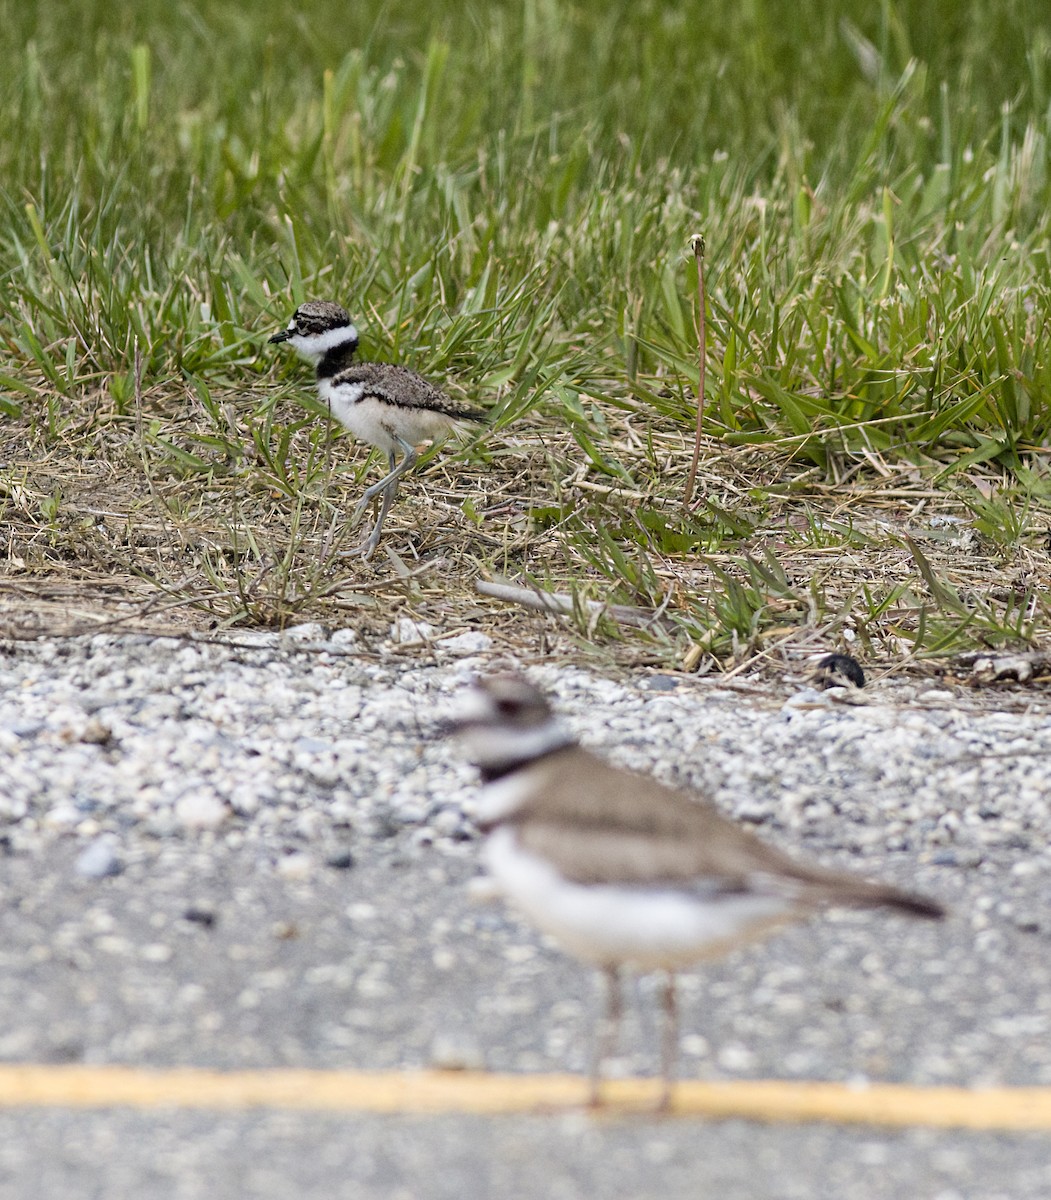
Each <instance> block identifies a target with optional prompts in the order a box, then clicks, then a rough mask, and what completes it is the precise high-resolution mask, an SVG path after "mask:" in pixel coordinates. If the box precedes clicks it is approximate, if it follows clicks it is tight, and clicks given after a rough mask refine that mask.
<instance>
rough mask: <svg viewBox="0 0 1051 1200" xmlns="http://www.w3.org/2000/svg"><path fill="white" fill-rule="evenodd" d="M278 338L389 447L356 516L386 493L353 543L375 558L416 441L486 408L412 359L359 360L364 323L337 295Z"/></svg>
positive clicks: (343, 417)
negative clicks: (383, 468) (357, 323)
mask: <svg viewBox="0 0 1051 1200" xmlns="http://www.w3.org/2000/svg"><path fill="white" fill-rule="evenodd" d="M270 342H271V343H276V342H288V344H289V345H290V346H291V347H292V349H293V350H295V351H296V352H297V353H298V354H299V355H301V356H302V357H303V358H305V359H307V360H308V361H309V362H312V363H315V364H316V367H317V390H318V395H319V396H320V398H321V400H322V401H323V403H325V404H326V405H328V409H329V412H331V413H332V415H333V416H334V417H335V418H336V420H337V421H339V423H340V424H341V425H343V426H344V427H345V428H346V429H349V430H350V432H351V433H352V434H354V436H355V437H357V438H360V439H361V440H362V441H363V442H368V443H369V445H370V446H375V447H376V448H377V449H379V450H384V451H386V454H387V462H388V466H389V469H388V472H387V474H386V475H384V477H383V478H382V479H381V480H379V482H378V483H374V484H372V486H371V487H368V488H366V489H365V494H364V495H363V496H362V498H361V501H360V502H359V504H358V506H357V508H356V509H355V510H354V515H353V517H352V518H351V524H357V522H358V521H360V520H361V518H362V516H363V515H364V513H365V510H366V508H368V506H369V504H370V503H371V502H372V501H373V500H374V499H375V498H376V497H377V496H382V500H381V501H380V511H379V516H378V517H377V519H376V524H375V525H374V526H373V528H372V532H371V533H370V534H369V536H368V537H367V538H366V539H365V541H364V542H362V543H361V545H360V546H357V547H355V549H354V550H353V551H351V553H360V554H362V555H363V556H364V557H365V558H366V559H368V558H370V557H371V556H372V554H373V552H374V551H375V549H376V547H377V546H378V545H379V540H380V531H381V530H382V528H383V522H384V520H385V519H386V516H387V513H388V511H389V510H390V506H391V504H392V503H393V501H394V497H395V496H396V495H397V493H398V481H399V480H400V479H401V477H402V476H403V475H404V474H405V473H406V471H410V470H411V469H412V468H413V466H414V465H415V464H416V460H417V458H418V457H419V452H418V451H417V449H416V447H417V446H418V445H419V444H420V443H421V442H427V441H435V440H438V439H441V438H444V437H446V436H448V434H450V433H452V432H453V431H454V430H456V429H457V428H458V427H459V426H460V425H461V424H462V423H463V422H466V421H476V422H484V421H485V420H486V419H487V418H486V414H485V413H483V412H480V411H479V410H478V409H476V408H469V407H468V406H466V405H463V404H457V403H455V402H454V401H453V400H451V399H450V398H449V397H448V396H447V395H446V394H445V393H444V392H443V391H442V390H441V389H440V388H437V387H435V386H434V384H433V383H430V382H428V381H427V380H426V379H424V378H423V376H422V375H417V374H416V372H415V371H410V370H409V369H408V368H407V367H400V366H397V365H396V364H394V363H377V362H355V361H354V355H355V354H356V353H357V349H358V331H357V329H356V328H355V327H354V324H353V322H352V321H351V319H350V316H349V314H348V313H347V310H346V309H345V308H341V307H340V305H338V304H333V303H332V301H330V300H310V301H308V302H307V303H306V304H301V305H300V306H299V307H298V308H297V309H296V311H295V312H294V313H293V314H292V319H291V321H289V323H288V328H287V329H282V330H281V331H280V332H279V333H275V334H274V335H273V337H271V338H270ZM399 455H400V456H401V457H400V461H399Z"/></svg>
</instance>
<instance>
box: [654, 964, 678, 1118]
mask: <svg viewBox="0 0 1051 1200" xmlns="http://www.w3.org/2000/svg"><path fill="white" fill-rule="evenodd" d="M662 996H663V1001H664V1022H663V1025H662V1028H661V1094H660V1099H659V1100H658V1102H657V1111H658V1112H667V1111H668V1109H669V1108H670V1107H671V1092H672V1085H673V1083H674V1079H673V1076H674V1074H675V1063H676V1060H677V1059H678V1057H679V1009H678V1004H677V1002H676V996H675V973H674V972H673V971H668V972H667V974H666V977H665V980H664V988H663V992H662Z"/></svg>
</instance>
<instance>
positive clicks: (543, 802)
mask: <svg viewBox="0 0 1051 1200" xmlns="http://www.w3.org/2000/svg"><path fill="white" fill-rule="evenodd" d="M451 730H452V731H453V732H455V733H457V734H458V735H459V736H460V737H461V738H462V740H463V742H464V743H465V748H466V750H467V752H468V753H469V755H470V757H471V759H472V761H473V762H475V763H476V764H477V765H478V767H479V768H480V770H481V775H482V781H483V783H484V785H485V786H484V788H483V791H482V796H481V800H480V803H479V810H478V819H479V824H480V826H481V828H482V830H483V831H484V832H485V833H487V834H488V838H487V841H486V846H485V859H486V862H487V865H488V868H489V871H490V873H491V875H492V876H493V878H494V880H495V882H496V884H497V886H498V888H499V889H500V890H501V891H502V892H503V893H504V895H505V896H506V897H507V898H508V899H510V900H511V901H512V902H513V903H515V904H516V905H517V906H518V907H519V908H520V909H521V910H522V911H523V912H524V914H525V915H526V916H527V917H529V918H531V919H532V921H533V922H535V924H536V925H538V926H539V927H540V928H541V929H542V930H544V931H546V932H547V933H549V934H551V935H552V936H553V937H554V938H555V939H556V941H558V942H559V943H560V944H561V946H562V947H563V948H564V949H566V950H568V951H569V952H570V953H571V954H575V955H576V956H577V957H578V958H581V959H583V960H584V961H585V962H589V963H593V964H594V965H595V966H597V967H599V968H600V969H601V970H602V971H603V972H604V974H605V977H606V983H607V988H606V994H607V1004H606V1013H605V1019H604V1022H603V1024H602V1026H601V1027H600V1030H599V1031H597V1034H596V1038H595V1052H594V1057H593V1059H592V1069H591V1092H590V1096H591V1102H592V1103H593V1104H597V1103H598V1101H599V1087H600V1082H601V1071H602V1064H603V1061H604V1059H605V1058H606V1057H607V1055H608V1054H609V1052H610V1050H611V1048H612V1045H613V1042H614V1039H615V1037H616V1032H617V1026H618V1024H619V1019H620V1012H621V999H620V978H619V976H620V971H621V969H622V968H623V967H632V968H635V969H636V970H639V971H644V972H645V971H656V970H663V971H664V972H666V982H665V986H664V1013H665V1019H664V1036H663V1040H662V1053H661V1083H662V1087H661V1107H666V1106H667V1104H668V1102H669V1099H670V1095H671V1081H672V1073H673V1069H674V1065H675V1060H676V1056H677V1053H678V1028H677V1018H676V1001H675V971H676V970H678V969H680V968H682V967H685V966H688V965H690V964H693V963H696V962H699V961H701V960H702V959H706V958H710V957H714V956H715V955H718V954H721V953H723V952H725V951H728V950H732V949H734V948H735V947H737V946H741V945H744V944H745V943H747V942H750V941H754V940H756V939H758V938H760V937H762V936H763V935H765V934H766V933H768V932H769V931H770V930H772V929H774V928H776V927H777V926H779V925H784V924H786V923H787V922H790V921H795V920H799V919H801V918H804V917H807V916H809V915H810V914H812V913H814V912H817V911H819V910H821V909H825V908H829V907H833V906H836V905H844V906H848V907H853V908H877V907H886V908H892V909H897V910H899V911H901V912H904V913H908V914H909V915H911V916H918V917H941V916H942V915H943V910H942V908H941V906H940V905H939V904H937V903H936V902H935V901H933V900H928V899H926V898H925V897H924V896H919V895H916V894H914V893H912V892H906V891H901V890H899V889H898V888H896V887H891V886H889V885H887V884H881V883H869V882H868V881H867V880H864V879H860V878H858V877H856V876H854V875H849V874H844V873H842V872H839V871H832V870H828V869H826V868H824V867H821V866H817V865H814V864H809V863H804V862H799V861H797V860H795V859H793V858H790V857H789V856H788V855H786V854H783V853H781V851H779V850H776V849H775V848H774V847H773V846H770V845H769V844H768V843H766V842H765V841H762V840H760V839H759V838H758V837H756V836H754V835H753V834H752V833H750V832H748V831H747V830H745V829H743V828H740V827H738V826H737V825H735V824H733V823H732V822H731V821H729V820H727V819H726V818H725V817H723V816H721V815H720V814H719V813H718V812H717V811H716V809H715V808H714V807H712V806H711V804H709V803H707V802H705V801H704V800H699V799H697V798H694V797H691V796H688V795H687V794H686V793H684V792H680V791H676V790H675V789H674V788H670V787H666V786H665V785H664V784H661V783H658V782H657V781H656V780H654V779H651V778H649V777H647V776H644V775H638V774H635V773H634V772H632V771H627V770H621V769H619V768H617V767H613V766H610V765H609V764H607V763H605V762H603V761H602V759H600V758H597V757H596V756H595V755H593V754H591V753H589V752H588V751H587V750H585V749H583V748H582V747H581V746H579V745H578V744H577V743H576V742H575V741H574V739H573V738H572V737H571V736H570V734H569V733H568V732H567V731H566V730H565V729H564V728H563V727H562V726H561V725H560V724H559V722H558V721H557V719H556V718H555V716H554V714H553V712H552V710H551V708H550V706H549V705H548V703H547V701H546V700H545V699H544V697H543V696H542V695H541V693H540V692H539V691H538V690H537V689H536V688H535V687H533V686H532V685H531V684H529V683H527V682H526V681H525V680H524V679H522V678H520V677H518V676H509V675H500V676H494V677H491V678H488V679H483V680H481V681H480V682H479V683H478V684H477V686H476V688H475V691H474V696H473V699H472V701H471V703H470V704H469V705H468V706H466V707H465V708H464V709H463V711H462V713H461V714H460V715H459V717H458V718H457V719H455V720H454V721H452V722H451Z"/></svg>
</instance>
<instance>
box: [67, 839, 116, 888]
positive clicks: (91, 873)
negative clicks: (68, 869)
mask: <svg viewBox="0 0 1051 1200" xmlns="http://www.w3.org/2000/svg"><path fill="white" fill-rule="evenodd" d="M74 870H75V871H76V872H77V874H78V875H83V876H84V878H85V879H107V878H109V877H110V876H113V875H119V874H120V873H121V872H122V871H123V870H124V864H123V863H122V862H121V861H120V858H119V856H118V855H117V851H116V849H115V848H114V846H113V842H112V840H111V839H110V838H108V837H100V838H96V839H95V841H93V842H92V843H91V844H90V845H89V846H87V847H85V848H84V849H83V850H82V851H81V852H80V855H79V856H78V858H77V862H76V866H75V868H74Z"/></svg>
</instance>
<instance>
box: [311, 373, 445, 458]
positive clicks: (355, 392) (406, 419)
mask: <svg viewBox="0 0 1051 1200" xmlns="http://www.w3.org/2000/svg"><path fill="white" fill-rule="evenodd" d="M365 391H366V387H365V385H364V384H363V383H353V384H343V385H342V386H341V387H333V386H332V384H331V383H329V381H328V380H326V379H322V380H320V381H319V383H318V395H319V396H320V397H321V400H322V402H323V403H325V404H327V405H328V407H329V411H330V412H331V413H332V415H333V416H334V417H335V418H336V420H337V421H338V422H339V423H340V424H341V425H342V426H343V427H344V428H345V429H348V430H349V431H350V432H351V433H352V434H353V435H354V436H355V437H356V438H360V439H361V441H363V442H368V444H369V445H370V446H376V447H377V448H378V449H380V450H383V451H386V453H388V454H391V453H393V454H396V455H397V456H398V457H399V458H400V457H401V456H402V454H403V453H404V451H403V449H402V447H401V445H400V443H399V442H398V438H399V437H401V438H404V440H405V441H406V442H408V443H409V445H410V446H417V445H419V444H420V442H431V441H437V440H438V439H439V438H443V437H445V436H446V435H447V434H448V433H449V431H450V430H451V429H452V428H453V427H454V426H455V422H454V421H453V420H451V419H450V418H449V417H447V416H445V415H444V413H438V412H433V411H432V410H431V409H428V408H405V407H403V406H402V405H400V404H387V403H385V402H384V401H382V400H376V399H375V398H373V397H371V396H370V397H368V398H366V399H364V400H363V399H361V397H362V396H363V395H365Z"/></svg>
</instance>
